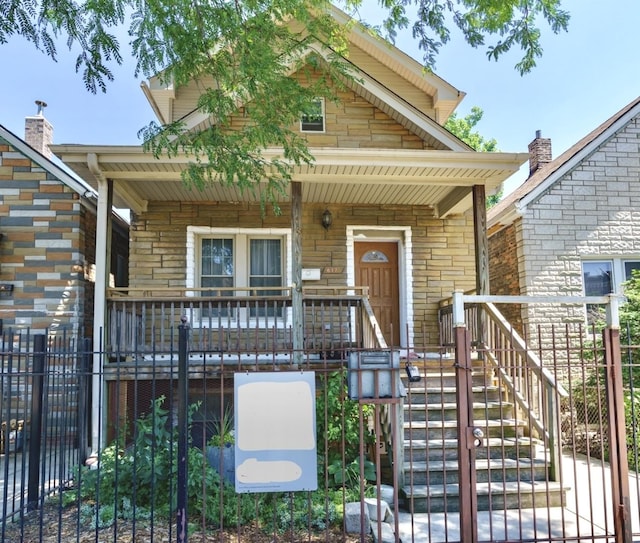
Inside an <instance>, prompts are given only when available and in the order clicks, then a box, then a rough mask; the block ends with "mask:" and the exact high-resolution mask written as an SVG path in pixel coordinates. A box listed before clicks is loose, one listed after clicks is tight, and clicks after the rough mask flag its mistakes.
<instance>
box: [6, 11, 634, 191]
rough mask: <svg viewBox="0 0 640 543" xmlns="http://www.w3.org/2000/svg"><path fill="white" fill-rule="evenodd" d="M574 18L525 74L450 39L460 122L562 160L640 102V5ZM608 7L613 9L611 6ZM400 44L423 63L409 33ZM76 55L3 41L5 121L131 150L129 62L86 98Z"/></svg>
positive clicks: (513, 148)
mask: <svg viewBox="0 0 640 543" xmlns="http://www.w3.org/2000/svg"><path fill="white" fill-rule="evenodd" d="M562 5H563V7H564V9H566V10H568V11H569V12H570V14H571V21H570V23H569V29H568V32H562V33H560V34H557V35H556V34H554V33H553V32H551V30H549V29H548V28H546V27H542V30H543V33H542V40H541V43H542V48H543V50H544V52H543V56H542V58H541V59H539V60H538V65H537V67H536V68H534V69H533V71H532V72H531V73H529V74H527V75H524V76H521V75H520V74H519V73H518V72H517V71H516V70H515V68H514V66H515V64H516V62H517V61H518V60H519V58H520V56H519V54H518V53H519V52H518V51H513V52H512V53H509V54H507V55H505V56H504V57H502V58H501V59H499V60H498V61H493V60H488V59H487V56H486V53H485V50H484V49H477V50H476V49H473V48H471V47H470V46H468V45H467V44H465V43H464V42H463V41H462V40H461V39H460V38H459V36H457V35H456V34H455V33H453V37H452V40H451V41H450V42H449V43H448V44H446V45H445V46H444V47H443V48H442V50H441V52H440V54H439V55H438V57H437V59H436V66H435V69H434V71H435V73H436V74H437V75H439V76H440V77H442V78H443V79H445V80H447V81H448V82H449V83H451V84H452V85H453V86H454V87H456V88H457V89H459V90H461V91H463V92H464V93H466V97H465V98H464V100H463V101H462V103H461V105H460V106H459V108H458V110H457V111H458V114H459V116H464V115H466V114H468V113H469V111H470V110H471V108H472V107H473V106H478V107H480V108H481V109H482V110H483V111H484V116H483V119H482V121H481V122H480V123H479V124H478V125H477V127H476V129H477V130H478V132H480V133H481V134H482V135H483V136H484V137H486V138H495V139H496V140H497V142H498V147H499V149H500V150H501V151H508V152H523V153H526V152H527V147H528V144H529V143H530V142H531V140H532V139H533V138H534V137H535V133H536V131H537V130H540V131H541V133H542V136H543V137H545V138H550V139H551V143H552V149H553V157H554V158H555V157H556V156H558V155H559V154H561V153H562V152H563V151H565V150H566V149H567V148H569V147H571V146H572V145H573V144H574V143H575V142H577V141H578V140H579V139H581V138H582V137H583V136H585V135H586V134H587V133H589V132H590V131H591V130H593V129H594V128H596V127H597V126H598V125H599V124H600V123H602V122H603V121H605V120H606V119H608V118H609V117H611V116H612V115H613V114H614V113H616V112H617V111H618V110H620V109H621V108H623V107H624V106H625V105H626V104H628V103H629V102H631V101H632V100H634V99H635V98H636V97H637V96H638V95H640V26H639V24H638V23H639V21H640V0H609V1H608V2H606V3H604V2H601V1H600V0H563V2H562ZM604 6H606V7H604ZM396 46H398V47H399V48H400V49H402V50H403V51H405V52H406V53H408V54H409V55H411V56H413V57H414V58H416V59H417V60H421V58H422V56H421V52H420V51H419V49H418V47H417V44H416V42H415V40H413V39H412V37H411V35H410V31H406V32H404V33H403V34H401V35H399V36H398V38H397V39H396ZM74 65H75V56H74V55H73V54H71V53H68V52H67V51H65V50H64V49H62V50H61V51H60V55H59V59H58V62H54V61H53V60H51V59H50V58H49V57H47V56H46V55H45V54H43V53H41V52H38V51H36V50H35V49H34V47H33V46H32V45H31V44H30V43H28V42H26V41H25V40H23V39H22V38H20V37H12V38H11V39H10V40H9V42H8V43H6V44H0V81H1V82H2V84H0V124H2V125H3V126H5V127H6V128H8V129H9V130H11V131H12V132H13V133H14V134H16V135H17V136H20V137H23V136H24V118H25V117H26V116H28V115H34V114H35V113H36V111H37V107H36V105H35V101H36V100H44V101H45V102H46V103H47V108H46V109H45V115H46V117H47V119H48V120H49V122H51V124H52V125H53V129H54V136H53V137H54V142H55V143H57V144H63V143H80V144H103V145H130V144H138V143H140V140H139V139H138V136H137V133H138V130H140V129H141V128H142V127H144V126H146V125H147V124H148V123H149V122H150V121H152V120H154V116H153V112H152V110H151V108H150V107H149V105H148V103H147V102H146V99H145V98H144V95H143V93H142V91H141V89H140V83H141V79H139V78H138V79H136V78H135V77H134V73H133V72H134V64H133V63H132V62H131V61H129V62H126V63H125V64H124V65H123V66H120V67H114V70H113V71H114V75H115V81H114V82H111V83H109V84H108V88H107V92H106V93H105V94H103V93H101V92H99V93H98V94H96V95H93V94H91V93H89V92H88V91H87V90H86V89H85V87H84V83H83V82H82V77H81V75H80V74H76V73H75V67H74ZM527 174H528V165H526V164H525V165H524V166H523V167H522V168H521V169H520V171H519V172H518V173H516V174H515V175H514V176H512V178H510V179H509V180H507V182H506V183H505V193H508V192H510V191H511V190H513V189H514V188H516V187H517V186H518V185H519V184H521V183H522V182H523V181H524V180H525V179H526V176H527Z"/></svg>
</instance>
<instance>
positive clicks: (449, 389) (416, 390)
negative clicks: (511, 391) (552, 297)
mask: <svg viewBox="0 0 640 543" xmlns="http://www.w3.org/2000/svg"><path fill="white" fill-rule="evenodd" d="M410 388H411V393H412V394H420V393H425V392H426V393H431V394H440V393H441V392H442V393H445V394H453V393H454V392H456V390H457V388H456V387H454V386H443V387H438V386H434V387H430V386H415V385H414V384H412V385H411V387H410ZM503 389H504V387H500V386H497V385H487V386H474V387H472V388H471V390H472V392H483V391H485V390H489V391H491V392H496V391H500V390H503Z"/></svg>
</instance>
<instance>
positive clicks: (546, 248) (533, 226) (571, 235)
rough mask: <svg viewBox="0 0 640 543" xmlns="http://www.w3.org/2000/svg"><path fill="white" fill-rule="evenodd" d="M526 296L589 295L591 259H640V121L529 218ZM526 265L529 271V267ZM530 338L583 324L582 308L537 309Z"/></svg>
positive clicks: (524, 227) (531, 208)
mask: <svg viewBox="0 0 640 543" xmlns="http://www.w3.org/2000/svg"><path fill="white" fill-rule="evenodd" d="M521 231H522V251H523V261H522V265H523V268H522V269H521V274H523V280H521V285H523V286H524V289H523V294H526V295H532V296H545V295H578V296H580V295H582V293H583V286H582V268H581V261H582V259H584V258H602V259H608V258H625V257H626V258H635V259H637V258H639V257H640V120H639V119H638V118H635V119H633V120H632V121H631V122H630V123H629V124H628V125H627V126H626V127H625V128H624V129H622V130H621V131H619V132H618V133H617V134H616V135H615V136H613V137H612V138H610V139H609V140H608V141H606V142H605V143H603V144H602V145H601V146H600V148H598V149H597V150H596V151H595V152H593V153H592V154H591V155H590V156H589V157H587V158H586V159H585V160H583V161H582V163H581V164H579V165H578V166H577V167H575V168H574V169H573V170H571V171H570V172H568V173H567V174H566V175H565V176H564V177H563V178H562V179H561V180H560V181H558V182H557V183H555V184H554V186H553V187H551V188H550V189H549V190H548V191H547V192H545V193H544V194H543V195H542V196H541V197H540V198H538V199H537V200H536V201H535V202H533V203H531V204H529V205H528V206H527V209H526V211H525V213H524V215H523V217H522V221H521ZM522 265H521V266H522ZM524 318H525V321H526V324H527V325H528V327H529V330H530V332H533V331H535V330H537V329H538V327H540V329H541V330H542V331H543V341H544V340H545V338H546V339H547V340H548V339H550V338H549V337H548V336H549V333H550V332H549V323H556V324H561V323H583V322H584V321H585V313H584V309H583V308H582V306H580V307H575V306H559V305H552V306H544V307H542V306H537V307H535V306H529V307H528V308H526V310H525V315H524Z"/></svg>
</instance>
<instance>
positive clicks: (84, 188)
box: [0, 124, 95, 197]
mask: <svg viewBox="0 0 640 543" xmlns="http://www.w3.org/2000/svg"><path fill="white" fill-rule="evenodd" d="M0 138H2V139H3V140H5V141H6V142H7V143H8V144H9V145H11V146H12V147H13V148H15V149H16V150H17V151H19V152H20V153H22V154H23V155H24V156H25V157H27V158H28V159H29V160H31V161H33V162H35V163H36V164H37V165H38V166H40V167H41V168H42V169H43V170H46V171H47V172H49V173H50V174H51V175H53V176H54V177H56V178H57V179H58V180H60V181H61V182H62V183H64V184H65V185H67V186H68V187H69V188H70V189H72V190H74V191H75V192H77V193H78V194H79V195H80V196H83V197H84V196H87V194H86V193H87V192H89V193H90V195H92V196H93V195H95V192H94V191H93V189H92V188H91V187H90V186H89V185H88V184H86V183H85V182H84V181H82V180H79V179H77V178H76V177H74V176H72V175H70V174H69V173H67V172H65V171H64V170H63V169H62V168H61V167H60V166H58V165H56V164H55V163H54V162H52V161H51V160H49V159H48V158H47V157H46V156H44V155H43V154H42V153H40V152H38V151H36V150H35V149H34V148H33V147H31V145H29V144H28V143H27V142H26V141H24V140H23V139H21V138H19V137H18V136H16V135H15V134H14V133H13V132H11V131H10V130H9V129H8V128H5V127H4V126H2V125H1V124H0Z"/></svg>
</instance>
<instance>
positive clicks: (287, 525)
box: [0, 329, 640, 543]
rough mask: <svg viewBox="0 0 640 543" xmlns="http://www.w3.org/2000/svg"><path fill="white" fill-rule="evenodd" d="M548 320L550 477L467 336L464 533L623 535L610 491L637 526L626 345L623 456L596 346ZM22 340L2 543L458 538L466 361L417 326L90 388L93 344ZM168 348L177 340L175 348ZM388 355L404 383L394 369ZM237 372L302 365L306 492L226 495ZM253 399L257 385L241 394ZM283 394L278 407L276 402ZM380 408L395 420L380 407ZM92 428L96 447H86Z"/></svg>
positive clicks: (633, 398) (535, 436)
mask: <svg viewBox="0 0 640 543" xmlns="http://www.w3.org/2000/svg"><path fill="white" fill-rule="evenodd" d="M561 331H562V330H560V329H558V334H557V336H556V337H557V338H558V339H557V340H555V341H552V342H551V344H549V345H547V349H548V352H547V354H550V353H556V354H557V356H555V358H552V360H553V362H552V363H550V364H547V365H546V366H545V371H547V372H548V373H549V374H550V376H551V377H552V378H553V379H554V380H557V381H558V383H560V384H561V385H562V386H563V387H564V389H565V390H566V391H567V396H566V397H564V398H562V399H561V402H560V406H561V410H560V414H561V417H560V429H559V432H560V435H559V440H560V443H561V451H560V462H559V463H558V467H557V473H556V475H555V477H552V476H551V474H550V468H549V465H550V464H549V455H550V449H551V448H550V443H549V441H548V439H547V438H546V437H545V435H546V434H545V432H540V431H539V429H538V428H537V427H536V424H535V423H533V422H532V420H533V419H532V418H531V417H525V416H524V415H523V413H522V406H520V407H518V405H517V403H518V402H517V399H515V398H514V397H513V394H512V392H510V390H511V389H510V387H509V386H507V384H506V383H505V380H504V376H505V375H510V373H507V372H504V371H501V370H499V369H497V368H496V365H495V363H494V362H493V361H492V360H491V359H490V357H488V356H481V355H482V348H480V349H478V347H477V346H473V347H471V345H469V351H468V357H469V358H468V359H469V361H470V363H471V369H470V370H469V372H470V374H471V375H472V387H471V395H472V398H471V401H470V402H469V403H470V407H471V408H472V410H473V422H474V425H475V426H476V427H481V428H482V430H483V435H482V436H481V437H478V438H477V443H474V444H473V449H472V451H473V454H472V455H471V458H472V459H473V463H474V468H475V484H476V489H477V491H476V495H477V504H476V505H477V507H478V515H477V529H478V539H477V540H478V541H495V540H510V541H518V540H520V541H525V540H526V541H549V542H551V541H575V540H581V541H594V542H595V541H603V542H604V541H609V540H612V539H614V538H616V537H618V538H621V539H619V540H621V541H625V539H624V537H622V536H621V535H620V534H621V530H623V529H624V523H621V512H620V511H619V510H617V509H616V507H615V506H614V504H615V503H616V499H615V497H614V495H613V494H614V492H623V493H625V492H626V496H627V497H628V500H629V508H628V510H627V511H626V512H625V514H628V515H629V524H630V526H631V530H630V531H631V534H629V536H630V537H629V541H631V539H632V538H638V537H640V514H639V511H640V509H639V506H638V502H639V501H640V500H639V496H640V484H639V483H638V478H637V474H638V466H639V462H640V459H639V453H638V447H639V446H640V445H639V440H638V432H639V431H640V414H639V413H640V411H638V410H639V409H640V401H639V397H640V396H639V394H638V390H637V387H638V378H637V375H638V374H639V370H638V367H639V361H638V353H639V352H640V351H639V347H638V346H637V345H636V344H635V343H634V341H633V339H631V338H627V337H626V336H625V334H623V340H622V345H623V347H622V348H621V349H620V352H619V360H618V362H617V367H618V368H619V370H620V373H621V377H620V379H622V381H623V382H624V404H623V406H622V411H623V413H622V414H623V418H624V421H625V425H626V432H625V433H624V439H623V443H622V446H623V448H624V455H623V454H622V453H621V451H620V447H619V446H620V445H621V443H617V444H616V447H613V448H612V446H611V436H612V434H611V428H610V426H609V422H610V420H611V417H610V415H611V414H612V413H611V412H610V411H611V409H612V405H613V404H612V402H611V398H610V394H611V391H610V389H609V388H608V386H609V385H608V382H609V381H608V379H607V375H608V374H609V373H610V372H611V369H612V366H611V360H610V359H608V358H607V357H606V356H605V354H606V344H605V343H603V341H602V339H601V338H602V336H601V335H600V333H599V332H594V331H593V330H592V331H588V330H584V331H583V332H584V334H583V338H582V340H581V342H578V343H574V344H571V345H569V344H567V343H566V342H564V341H561V340H560V339H559V338H561V337H563V336H562V334H561V333H560V332H561ZM36 336H38V334H35V333H31V332H29V331H20V332H9V331H5V335H4V337H3V342H2V352H1V353H0V360H1V362H2V374H1V375H0V383H1V384H2V393H3V394H2V402H1V406H0V409H1V411H0V413H2V421H3V422H4V423H6V424H5V426H4V429H3V433H2V447H3V450H2V453H1V454H0V459H1V469H2V474H3V485H4V486H3V487H2V492H3V522H2V528H1V537H0V541H2V542H3V543H4V542H7V543H8V542H11V543H14V542H29V543H32V542H40V541H44V542H45V543H47V542H50V541H51V542H53V541H56V542H58V541H63V540H69V541H79V542H83V543H84V542H85V541H92V542H95V541H102V542H104V543H115V542H118V543H120V542H121V541H151V542H153V541H156V542H164V541H171V542H173V541H189V542H191V543H194V542H195V543H199V542H211V541H220V542H222V541H239V542H248V541H251V542H254V541H255V542H258V543H260V542H262V541H273V540H278V541H289V542H297V541H346V542H349V543H350V542H355V541H370V540H372V538H373V536H374V535H375V536H376V538H377V539H378V540H382V539H383V535H384V537H385V538H387V539H386V540H390V541H394V540H396V541H398V540H400V539H401V540H402V541H403V542H405V543H406V542H408V541H413V542H423V541H434V542H435V541H459V540H461V537H462V536H461V534H462V533H463V528H464V527H463V526H462V522H461V518H462V517H461V511H460V510H459V509H460V503H461V502H460V501H459V499H458V497H457V496H459V494H458V491H459V488H460V487H459V481H458V477H459V470H460V467H461V466H460V463H459V462H458V458H459V454H460V450H459V441H460V436H461V432H465V431H466V430H460V429H459V428H458V427H457V423H456V409H458V407H459V401H458V398H459V397H460V396H459V394H460V391H459V389H458V387H457V382H458V381H457V379H459V378H460V375H461V373H462V372H463V371H464V372H466V371H467V370H466V369H463V368H461V364H460V360H461V356H460V353H453V354H452V350H451V345H447V346H439V345H427V344H421V343H420V337H421V334H420V332H417V333H416V334H414V337H415V338H416V341H415V344H414V345H413V346H412V347H411V349H403V350H401V351H399V352H395V354H394V353H393V352H392V351H390V350H387V351H385V352H386V353H388V355H389V356H384V357H380V358H379V359H378V358H376V357H374V358H370V357H368V353H370V352H371V351H367V350H364V349H360V348H358V347H357V346H354V345H351V344H349V345H344V346H342V349H343V350H342V351H341V352H340V356H339V357H330V356H328V352H326V353H323V354H322V355H321V356H320V357H318V356H316V353H314V355H313V356H311V355H310V354H309V353H305V356H304V357H303V364H302V365H300V366H296V367H293V366H292V365H291V364H290V361H291V359H292V357H289V359H288V360H286V361H285V360H284V359H283V360H278V359H272V360H271V361H269V362H268V363H265V364H249V365H242V366H237V365H236V366H233V365H221V364H219V363H217V362H215V363H214V362H212V361H207V360H204V361H201V362H197V363H196V361H195V359H194V358H193V357H192V356H190V355H189V353H188V352H187V353H185V355H186V356H185V358H182V359H181V358H180V356H176V357H171V358H170V359H168V360H166V361H165V362H163V363H162V364H160V363H158V362H156V363H152V364H131V365H130V366H121V365H119V364H109V363H105V364H104V365H103V370H102V373H100V375H99V376H98V377H99V378H100V379H99V381H100V382H101V383H103V385H104V386H103V387H101V388H99V389H97V390H96V389H94V388H92V387H91V382H92V378H93V375H92V373H91V371H89V370H88V369H87V368H89V366H90V364H91V362H92V361H93V359H94V357H95V356H98V357H102V358H103V359H104V360H107V359H108V357H107V356H106V353H95V352H92V351H91V349H90V348H89V346H88V345H87V344H86V343H85V342H81V341H78V340H75V339H73V338H64V341H63V339H61V338H57V339H52V338H47V337H46V336H45V335H42V336H40V337H41V338H42V339H36ZM422 337H428V336H427V333H426V331H425V333H424V334H423V335H422ZM187 343H189V342H187ZM511 349H512V348H511V347H506V346H503V347H502V352H503V355H504V356H505V357H507V358H509V357H510V356H515V350H514V352H513V353H510V350H511ZM174 351H175V353H180V352H181V350H180V349H179V346H178V344H176V346H175V349H174ZM487 354H488V353H487ZM541 358H544V359H549V357H548V356H544V357H541ZM511 359H513V358H511ZM179 364H182V370H183V371H184V374H183V378H182V380H181V377H180V367H178V366H179ZM405 364H410V365H412V366H414V367H415V369H417V372H418V374H419V376H420V380H419V381H415V380H414V381H411V382H410V381H409V379H408V374H407V373H405V370H404V366H405ZM167 368H169V369H167ZM536 371H539V370H537V369H536V368H534V367H533V366H531V365H525V364H523V365H522V367H521V368H520V375H519V377H520V378H521V379H522V380H523V382H525V383H527V382H532V381H533V380H534V379H533V377H534V375H535V373H536ZM238 373H241V374H242V375H243V376H246V375H255V376H256V377H260V376H262V377H265V376H267V375H276V374H277V375H285V376H293V377H295V376H298V375H301V374H302V373H307V374H313V376H314V379H313V382H314V383H315V395H314V413H315V422H316V426H315V432H316V450H315V459H316V466H315V467H316V469H317V471H316V477H317V489H315V490H313V489H303V490H291V491H289V490H282V491H264V490H257V491H253V492H237V491H236V488H235V485H234V484H232V483H234V482H235V481H234V479H235V475H236V474H235V470H234V468H235V466H236V465H235V460H234V459H232V457H231V456H230V454H231V452H232V451H234V452H235V447H234V446H232V445H231V444H230V442H231V441H233V440H234V439H235V436H234V433H233V431H232V428H231V426H229V422H230V420H229V414H230V413H231V412H232V407H233V406H234V405H235V399H234V398H235V388H234V386H235V385H234V380H235V377H236V375H237V374H238ZM185 376H186V379H185V378H184V377H185ZM401 377H402V382H400V378H401ZM401 383H402V384H401ZM184 385H186V388H181V387H184ZM95 394H98V395H99V396H98V397H97V398H96V397H92V396H95ZM360 396H363V398H362V399H358V397H360ZM38 399H40V403H38ZM96 399H97V401H96ZM277 399H278V400H282V398H277ZM269 403H277V402H276V397H275V396H272V397H266V398H265V399H264V401H263V404H261V405H264V406H265V407H266V406H267V405H268V404H269ZM181 405H186V412H185V411H182V415H181V414H180V413H181ZM284 405H291V409H289V411H291V412H292V413H294V414H295V413H296V408H295V407H294V406H295V405H297V404H296V403H295V402H294V401H293V400H292V401H291V402H290V403H289V404H287V403H286V402H284ZM95 406H98V407H99V408H100V409H101V413H100V417H98V420H99V421H103V424H101V426H100V428H97V429H96V428H91V427H90V424H91V422H90V421H91V420H92V417H90V416H89V415H90V413H89V412H90V411H91V409H93V408H95ZM394 407H397V408H398V410H399V411H396V414H398V415H399V416H397V417H390V418H389V417H386V418H385V417H383V413H388V412H389V409H393V408H394ZM182 416H186V420H188V421H189V423H188V424H187V423H186V422H185V421H184V420H182V418H181V417H182ZM381 418H385V420H386V425H387V432H388V433H390V434H391V436H392V444H391V446H389V444H388V443H387V441H386V439H384V438H383V437H382V436H383V432H382V429H381V425H380V423H379V422H378V421H380V419H381ZM540 418H541V420H542V423H543V424H545V425H546V420H545V416H541V417H540ZM12 421H14V422H12ZM275 423H276V421H274V425H273V428H271V430H273V432H274V435H276V434H275V432H276V424H275ZM265 426H267V425H265ZM233 428H234V429H235V426H233ZM94 430H98V431H99V441H100V443H101V445H102V446H101V447H100V448H99V449H98V450H96V451H91V450H90V449H89V445H90V440H89V437H88V436H89V435H90V434H91V433H92V432H93V431H94ZM265 434H266V435H269V428H267V429H266V430H265ZM181 443H182V444H183V445H185V448H184V451H185V454H179V453H180V452H181V449H180V447H181V445H180V444H181ZM623 456H624V457H626V459H625V460H624V461H625V462H626V463H627V466H628V467H629V472H630V475H629V477H628V480H627V481H626V482H625V481H618V482H617V483H616V484H614V483H613V482H612V474H613V473H614V472H615V470H613V469H612V468H614V467H615V463H616V462H620V461H621V460H622V458H623ZM398 463H401V470H402V477H401V478H399V477H398V476H397V471H396V469H395V468H397V467H398V466H397V464H398ZM264 473H267V472H264ZM625 485H626V491H625ZM34 492H35V493H34ZM376 497H378V498H379V499H376ZM182 504H186V508H184V509H183V508H182ZM181 515H182V516H181ZM375 518H377V519H378V520H374V521H373V522H371V519H375ZM182 521H184V523H182ZM183 527H184V528H186V531H182V530H181V529H182V528H183ZM181 538H182V539H181Z"/></svg>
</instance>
